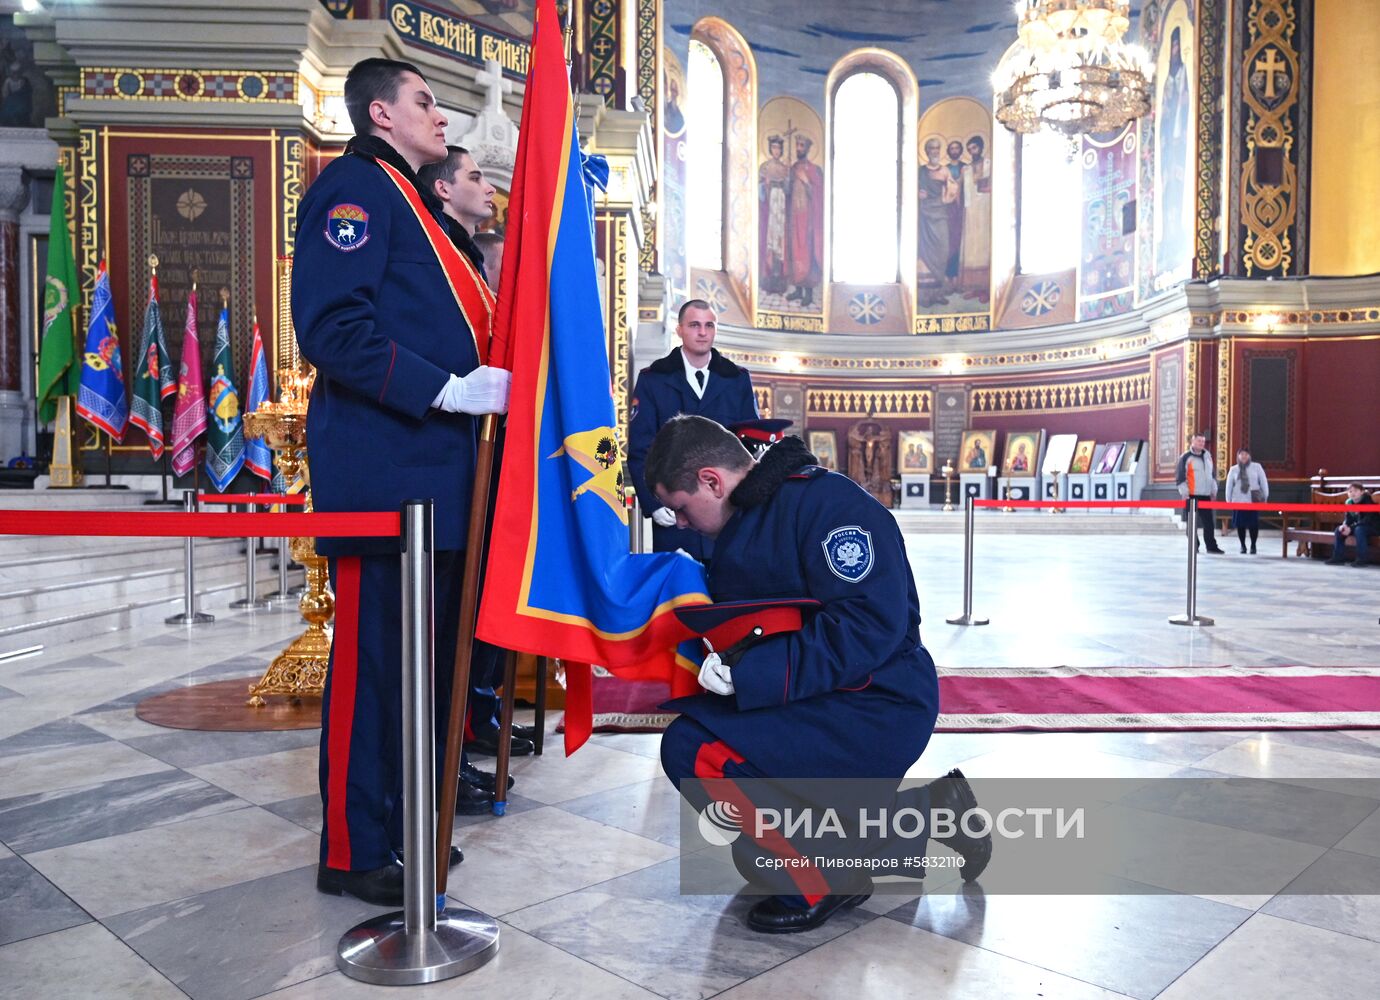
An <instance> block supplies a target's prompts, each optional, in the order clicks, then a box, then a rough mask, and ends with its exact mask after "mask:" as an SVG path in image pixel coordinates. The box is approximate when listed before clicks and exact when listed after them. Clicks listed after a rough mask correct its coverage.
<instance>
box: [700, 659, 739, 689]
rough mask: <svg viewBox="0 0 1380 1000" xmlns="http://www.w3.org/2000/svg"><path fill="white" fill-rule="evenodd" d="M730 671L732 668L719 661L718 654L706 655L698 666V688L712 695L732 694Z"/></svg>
mask: <svg viewBox="0 0 1380 1000" xmlns="http://www.w3.org/2000/svg"><path fill="white" fill-rule="evenodd" d="M732 670H733V668H732V667H730V666H729V665H728V664H726V663H724V661H723V660H721V659H719V654H718V653H710V654H708V655H707V656H705V658H704V662H703V663H701V664H700V687H702V688H704V689H705V690H706V691H709V692H711V693H713V694H732V693H733V677H732V676H731V671H732Z"/></svg>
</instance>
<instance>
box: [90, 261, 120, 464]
mask: <svg viewBox="0 0 1380 1000" xmlns="http://www.w3.org/2000/svg"><path fill="white" fill-rule="evenodd" d="M77 415H78V416H80V417H81V418H82V419H83V420H85V421H86V422H87V423H89V424H91V425H92V426H93V427H99V428H100V429H101V430H103V431H105V432H106V433H107V434H109V435H110V436H111V437H112V438H114V439H115V440H116V441H121V440H123V439H124V436H125V427H126V425H127V424H128V422H129V400H127V399H126V398H125V364H124V360H123V359H122V358H121V357H120V338H119V337H117V336H116V335H115V306H114V304H113V303H112V301H111V298H110V275H109V274H107V273H106V270H105V261H101V266H100V268H99V270H97V271H96V288H95V291H94V292H93V293H92V296H91V322H90V323H89V324H88V326H87V330H86V350H84V351H83V352H82V356H81V384H80V386H79V388H78V389H77Z"/></svg>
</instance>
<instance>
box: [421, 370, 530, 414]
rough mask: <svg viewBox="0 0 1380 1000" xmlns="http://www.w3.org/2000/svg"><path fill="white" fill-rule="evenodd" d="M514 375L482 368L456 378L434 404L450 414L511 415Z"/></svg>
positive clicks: (442, 390)
mask: <svg viewBox="0 0 1380 1000" xmlns="http://www.w3.org/2000/svg"><path fill="white" fill-rule="evenodd" d="M512 381H513V376H512V373H511V372H508V371H507V370H505V369H503V368H490V367H489V366H488V365H481V366H480V367H478V368H476V369H475V370H474V371H472V372H470V373H469V374H468V375H452V376H451V377H450V381H449V382H447V383H446V384H445V385H444V386H443V387H442V388H441V391H440V392H439V393H438V394H437V396H436V398H435V399H434V400H432V403H431V405H432V406H434V407H435V408H436V409H438V410H445V411H446V412H447V413H473V414H480V413H507V412H508V386H509V384H510V383H511V382H512Z"/></svg>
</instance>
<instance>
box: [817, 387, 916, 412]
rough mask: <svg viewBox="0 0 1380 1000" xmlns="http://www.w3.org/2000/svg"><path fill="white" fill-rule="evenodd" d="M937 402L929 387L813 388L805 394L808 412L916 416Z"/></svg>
mask: <svg viewBox="0 0 1380 1000" xmlns="http://www.w3.org/2000/svg"><path fill="white" fill-rule="evenodd" d="M933 402H934V393H933V392H931V391H930V390H929V389H897V390H886V389H810V390H808V391H807V392H806V393H805V415H806V416H807V417H847V416H865V417H867V416H876V417H913V416H919V415H922V414H926V413H929V412H930V411H931V407H932V404H933Z"/></svg>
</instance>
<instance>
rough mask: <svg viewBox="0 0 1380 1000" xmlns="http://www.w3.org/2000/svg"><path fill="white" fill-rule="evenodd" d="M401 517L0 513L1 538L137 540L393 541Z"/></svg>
mask: <svg viewBox="0 0 1380 1000" xmlns="http://www.w3.org/2000/svg"><path fill="white" fill-rule="evenodd" d="M400 521H401V518H400V517H399V515H398V513H397V512H396V511H395V512H393V513H377V514H372V513H371V514H335V513H332V514H322V513H316V514H288V513H283V514H187V513H182V512H166V513H165V512H163V511H150V510H139V511H119V512H113V511H87V510H0V534H2V535H103V536H111V537H114V536H119V537H137V538H187V537H189V536H190V537H193V538H378V537H388V538H397V537H398V535H399V534H400V533H401V530H402V528H401V524H400Z"/></svg>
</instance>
